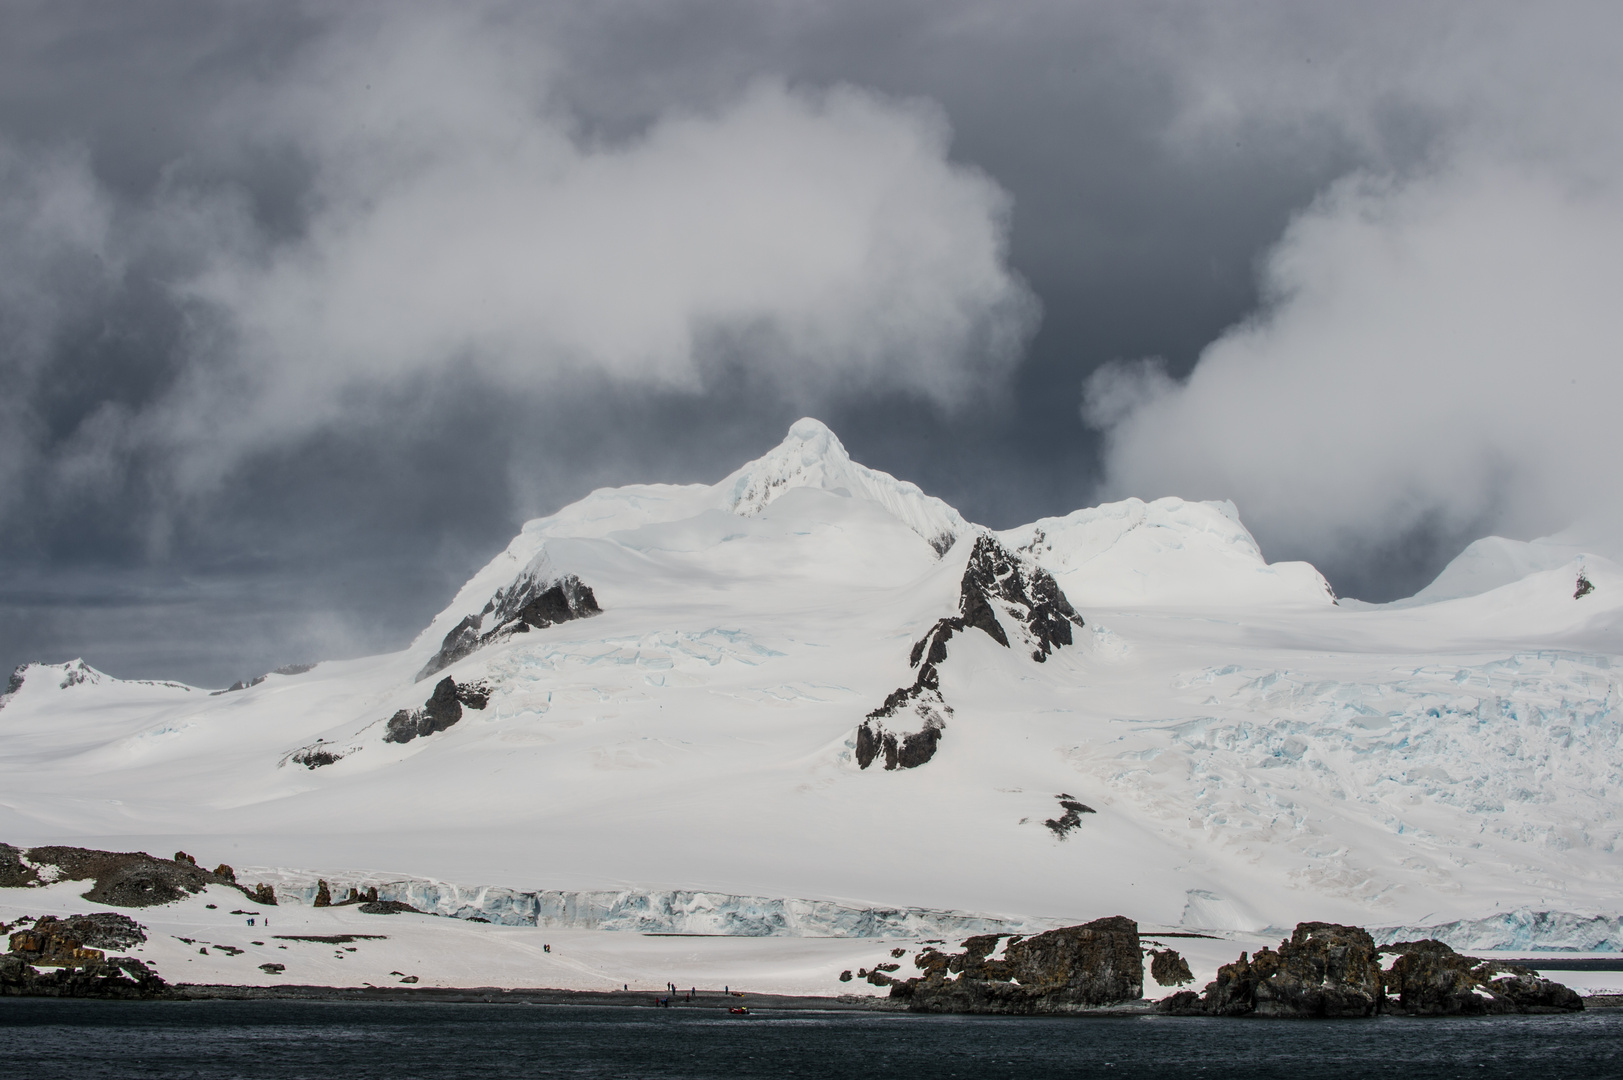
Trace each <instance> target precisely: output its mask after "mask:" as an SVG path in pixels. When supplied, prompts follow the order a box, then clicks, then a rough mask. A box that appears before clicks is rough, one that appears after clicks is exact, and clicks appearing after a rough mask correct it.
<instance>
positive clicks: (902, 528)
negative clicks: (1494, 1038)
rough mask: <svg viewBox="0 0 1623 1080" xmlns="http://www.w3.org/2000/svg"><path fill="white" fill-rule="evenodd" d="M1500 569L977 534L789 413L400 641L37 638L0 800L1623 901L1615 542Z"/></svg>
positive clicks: (616, 867) (894, 899)
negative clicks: (1324, 568)
mask: <svg viewBox="0 0 1623 1080" xmlns="http://www.w3.org/2000/svg"><path fill="white" fill-rule="evenodd" d="M1546 562H1548V560H1546ZM1580 575H1582V577H1583V580H1584V581H1586V582H1588V583H1589V589H1588V590H1583V589H1580V588H1579V587H1578V578H1579V576H1580ZM1445 576H1447V575H1445ZM1456 576H1458V575H1456ZM1503 576H1504V575H1502V574H1501V575H1499V577H1496V578H1491V580H1489V579H1484V580H1488V584H1489V585H1491V586H1492V587H1488V588H1484V589H1474V588H1461V589H1452V588H1441V589H1437V590H1436V592H1437V595H1436V596H1434V597H1425V598H1424V599H1426V600H1431V601H1433V602H1425V603H1419V604H1415V605H1413V606H1408V607H1404V606H1383V607H1368V606H1362V607H1352V606H1350V605H1349V606H1341V605H1337V604H1336V603H1335V599H1334V596H1333V595H1332V594H1331V592H1330V590H1329V588H1328V586H1327V585H1326V584H1325V582H1324V579H1323V578H1322V577H1320V576H1319V574H1318V573H1317V572H1316V571H1315V570H1314V569H1313V568H1312V567H1311V566H1308V565H1306V564H1303V563H1279V564H1268V563H1267V562H1266V561H1265V560H1264V559H1263V557H1262V554H1261V552H1260V551H1259V550H1258V547H1257V545H1256V543H1255V541H1254V540H1253V539H1252V537H1251V536H1250V534H1249V533H1248V532H1247V531H1246V530H1245V528H1244V526H1243V525H1242V524H1241V523H1240V520H1239V516H1238V514H1237V512H1236V510H1235V508H1234V507H1233V506H1232V505H1231V504H1227V503H1192V502H1185V501H1182V500H1179V499H1160V500H1157V501H1155V502H1150V503H1144V502H1141V501H1139V500H1136V499H1135V500H1128V501H1126V502H1123V503H1117V504H1113V505H1108V506H1101V507H1096V508H1092V509H1087V510H1079V511H1077V512H1075V513H1073V514H1070V515H1067V516H1065V517H1062V518H1053V519H1044V520H1042V521H1039V522H1035V523H1033V524H1031V525H1027V526H1022V527H1020V528H1016V529H1011V530H1007V531H1003V532H994V531H992V530H988V529H984V528H982V527H980V526H977V525H974V524H972V523H970V522H968V521H965V520H964V518H963V517H962V516H961V515H959V514H958V513H957V512H956V511H955V510H953V509H952V508H951V507H949V506H947V505H946V504H945V503H943V502H942V501H940V500H939V499H935V498H932V497H930V496H928V495H925V494H924V493H923V492H921V491H920V490H919V489H918V488H917V487H915V486H914V485H912V484H909V483H905V482H903V481H899V480H897V479H895V478H893V477H891V476H888V475H886V474H884V473H882V472H878V471H876V470H872V469H868V468H866V467H864V466H862V465H859V464H857V463H855V462H853V461H851V459H850V457H849V456H848V455H847V454H846V452H845V450H844V448H843V447H842V446H841V445H840V443H839V441H838V439H836V438H835V437H834V435H833V433H832V432H830V431H829V430H828V429H827V428H826V427H824V426H823V425H822V424H820V423H818V422H816V421H814V420H802V421H800V422H799V423H797V424H795V425H794V427H793V428H792V429H791V430H790V432H789V435H788V437H787V438H786V439H785V440H784V442H783V443H782V444H781V445H779V446H778V447H776V448H775V449H773V450H772V451H770V452H769V453H767V454H766V455H765V456H763V457H762V458H760V459H758V460H756V461H753V462H750V463H749V464H747V465H745V466H744V467H743V468H741V469H740V470H738V471H737V472H736V473H734V474H733V475H731V476H729V477H727V478H726V479H724V480H723V481H721V482H720V483H718V484H715V485H711V486H705V485H686V486H673V485H639V486H631V487H624V488H616V489H612V490H600V491H596V492H593V493H592V494H591V495H589V496H587V497H586V498H585V499H583V500H581V501H580V502H577V503H575V504H573V505H571V506H568V507H565V508H564V509H562V510H560V511H559V512H558V513H556V514H554V515H552V516H551V517H547V518H543V519H539V520H536V521H532V522H529V523H528V524H526V525H525V526H524V528H523V530H522V532H521V533H520V534H519V535H518V536H517V537H516V538H515V539H514V540H513V542H512V543H511V544H510V545H509V546H508V548H507V550H505V551H504V552H502V553H501V554H499V555H498V556H497V557H496V558H494V559H493V560H492V561H491V562H490V564H489V565H487V566H486V567H485V568H484V569H482V570H481V571H480V572H479V573H478V574H476V575H474V577H473V578H472V579H471V580H470V581H469V582H468V584H467V585H466V586H464V587H463V589H462V590H461V591H460V592H459V593H458V594H457V596H456V597H455V598H454V599H453V600H452V602H451V603H450V604H449V605H448V606H447V607H446V608H445V610H444V611H442V612H441V613H440V614H439V615H438V616H436V618H435V619H434V620H433V622H432V623H431V624H430V625H429V626H428V627H427V628H426V629H424V630H423V632H422V633H421V634H420V635H419V636H418V637H417V638H416V640H414V641H413V643H412V644H411V645H410V646H409V647H408V648H406V649H405V650H403V651H402V652H399V653H395V654H391V655H387V656H378V657H371V658H367V659H362V660H350V661H336V662H326V663H321V664H319V665H316V666H315V667H313V668H311V669H307V670H298V669H287V670H284V671H283V672H280V673H271V674H269V675H268V676H266V677H265V678H263V679H262V680H259V681H256V682H254V683H252V684H251V685H247V686H243V687H241V688H237V689H233V690H232V691H230V692H215V693H212V694H211V693H210V692H208V691H206V690H201V689H196V688H191V687H186V686H182V685H178V684H173V683H151V682H149V683H137V682H123V681H119V680H115V679H111V678H109V677H107V676H105V675H102V674H101V673H99V672H96V671H95V670H94V669H93V668H91V667H89V666H87V665H85V664H84V663H83V662H82V661H77V660H76V661H73V662H71V663H69V664H66V665H63V664H57V665H44V664H34V665H29V666H27V667H25V668H23V669H20V670H19V671H18V672H17V673H16V674H15V675H14V676H13V678H12V680H11V684H10V687H9V689H8V691H7V692H6V694H5V695H4V697H3V698H0V703H3V705H0V839H6V840H10V841H12V842H14V843H23V844H37V843H45V842H70V843H79V844H84V845H87V846H106V847H113V848H129V847H139V846H145V847H148V848H150V849H151V850H154V851H168V850H171V849H174V848H183V849H186V850H195V851H202V852H204V853H206V856H207V857H208V858H213V859H223V860H226V861H230V862H232V863H234V864H237V865H241V864H243V863H265V864H269V865H279V866H282V867H302V868H309V869H312V870H318V871H320V870H329V871H337V870H349V871H353V872H355V873H359V872H360V871H362V870H369V871H375V872H377V873H374V875H373V880H385V879H386V878H387V877H388V875H390V874H394V875H408V876H412V877H413V880H416V881H418V882H419V884H418V885H414V886H413V888H417V889H418V892H417V893H412V894H411V895H413V896H419V894H421V895H424V896H426V895H429V893H432V894H433V895H434V896H441V895H442V894H443V895H446V896H449V895H452V894H453V893H454V894H455V897H456V898H455V899H454V900H446V901H445V903H446V904H447V905H449V909H452V910H456V911H458V912H461V913H464V914H466V913H467V912H469V911H477V910H480V909H479V906H478V904H475V905H473V906H472V907H469V906H468V902H467V901H466V897H467V896H468V895H474V894H470V893H468V892H467V891H466V890H467V887H469V886H478V885H498V886H502V887H503V888H502V890H498V891H497V892H490V893H488V895H490V896H497V895H498V893H499V895H500V897H502V898H503V899H500V900H499V901H497V900H492V901H490V903H491V904H492V905H494V906H492V907H491V909H490V910H491V911H492V912H494V913H496V914H499V915H502V916H503V917H507V916H509V915H511V916H513V917H515V918H519V919H521V920H522V918H523V917H524V916H523V911H527V910H529V908H527V907H525V906H524V905H527V904H529V905H533V906H535V909H536V911H541V910H542V909H543V908H544V907H545V905H547V904H551V905H554V907H557V908H558V910H565V909H569V910H573V908H571V907H570V905H572V904H577V901H576V900H561V899H558V898H559V897H560V896H572V895H575V894H577V893H578V894H581V895H582V896H585V895H588V894H589V895H590V896H591V897H593V898H595V899H592V900H590V903H589V904H587V902H586V901H584V900H583V901H579V902H578V903H579V904H587V906H590V905H596V907H594V908H592V910H599V909H601V910H603V911H620V910H622V909H623V908H624V907H625V904H626V903H628V901H626V900H625V898H626V897H638V898H641V899H637V900H636V901H635V905H641V906H640V907H638V910H639V911H641V910H651V909H652V908H659V907H660V905H664V908H661V910H667V911H669V910H674V909H673V908H672V905H675V906H676V907H681V905H683V904H689V905H692V904H697V905H698V907H699V908H703V909H704V911H705V912H707V914H705V916H704V917H705V918H709V919H712V923H706V924H705V925H712V924H713V925H716V926H737V925H744V924H745V923H748V922H749V920H750V919H756V922H755V923H749V925H757V924H759V925H769V926H780V927H781V926H788V925H789V924H791V923H795V919H802V921H804V922H805V925H806V926H814V925H815V926H817V927H821V928H823V930H826V929H827V928H828V927H829V926H857V925H859V924H863V920H864V919H867V920H869V922H872V921H873V920H874V919H875V918H879V921H880V922H883V921H884V919H891V920H892V922H891V923H889V924H887V925H897V923H896V922H895V920H902V921H903V922H906V920H912V922H907V923H906V924H907V925H908V926H914V927H918V926H929V925H942V926H947V925H951V926H955V927H961V926H968V925H976V926H982V925H994V924H995V923H996V921H997V920H999V919H1001V920H1005V924H1012V925H1018V926H1027V925H1042V924H1045V923H1048V922H1052V921H1081V920H1085V919H1091V918H1094V917H1097V916H1101V915H1109V914H1115V913H1125V914H1129V915H1132V916H1134V917H1136V918H1138V919H1139V920H1141V921H1142V922H1144V923H1146V924H1153V925H1160V926H1163V927H1180V926H1181V927H1185V928H1191V929H1199V928H1215V929H1228V930H1255V929H1261V928H1263V927H1267V926H1288V925H1291V924H1293V923H1295V922H1296V921H1298V920H1300V919H1308V918H1320V919H1335V920H1339V921H1347V922H1357V923H1363V924H1366V925H1371V926H1404V925H1414V924H1419V923H1433V922H1437V923H1440V922H1459V923H1460V924H1461V925H1469V926H1475V927H1481V926H1489V925H1493V926H1498V925H1501V924H1503V925H1506V926H1537V925H1557V924H1559V925H1562V926H1569V927H1570V926H1572V925H1578V924H1580V923H1581V924H1582V925H1584V926H1603V927H1606V926H1609V927H1614V928H1615V926H1616V924H1617V915H1618V914H1619V911H1618V909H1619V906H1620V905H1619V903H1618V900H1617V897H1618V896H1619V895H1620V886H1623V853H1620V846H1623V815H1620V813H1619V810H1620V807H1623V803H1620V800H1619V792H1620V787H1623V723H1620V720H1619V715H1618V697H1619V680H1618V674H1617V667H1616V658H1617V657H1618V656H1619V655H1620V654H1623V647H1620V642H1623V637H1620V630H1623V620H1620V615H1623V569H1620V568H1619V567H1618V566H1617V565H1615V564H1613V563H1612V562H1610V561H1608V560H1606V559H1603V558H1599V557H1596V556H1575V557H1573V558H1571V559H1567V560H1563V561H1558V562H1553V563H1550V564H1549V565H1545V563H1539V564H1538V565H1536V566H1534V565H1532V564H1529V572H1527V573H1522V574H1517V575H1513V576H1512V577H1511V578H1510V579H1509V580H1500V579H1501V578H1503ZM1440 583H1441V584H1443V585H1445V586H1446V585H1447V583H1446V582H1441V579H1440ZM1445 593H1446V594H1447V595H1446V596H1445V595H1444V594H1445ZM1575 593H1582V595H1575ZM379 874H381V875H382V876H381V877H379V876H378V875H379ZM352 876H353V875H352ZM283 877H284V878H285V879H286V880H288V881H293V880H294V879H295V878H298V875H296V874H295V875H291V876H289V875H286V874H284V875H283ZM298 880H303V879H302V878H299V879H298ZM402 880H404V878H403V879H402ZM424 881H428V882H441V883H446V882H449V883H460V886H461V888H462V890H463V891H460V892H459V891H457V890H456V889H454V888H451V886H441V885H433V886H432V887H430V886H429V885H423V884H421V883H422V882H424ZM301 887H302V886H301ZM402 887H404V886H402ZM435 890H438V891H435ZM447 890H449V891H447ZM476 894H477V895H479V896H485V895H487V893H486V892H476ZM693 896H702V897H707V898H709V899H704V900H702V901H693V900H692V897H693ZM515 897H519V899H514V898H515ZM523 897H531V899H528V900H526V899H523ZM547 897H550V898H551V899H546V898H547ZM614 897H620V898H621V899H619V900H615V899H614ZM683 897H686V898H688V899H680V898H683ZM650 898H652V899H650ZM673 898H677V899H673ZM716 898H720V899H716ZM727 898H731V899H727ZM788 901H793V902H794V903H793V904H789V906H787V907H786V906H784V903H786V902H788ZM435 902H436V903H437V902H438V901H435ZM480 903H484V901H480ZM617 904H618V905H620V906H619V907H616V905H617ZM774 904H777V905H778V906H777V907H773V905H774ZM796 904H798V905H801V906H799V907H796V906H795V905H796ZM504 905H505V906H504ZM515 905H517V906H515ZM718 905H719V906H718ZM729 905H730V906H729ZM806 905H811V906H806ZM818 905H821V906H818ZM498 908H499V909H500V910H499V911H498V910H497V909H498ZM546 910H552V909H551V908H546ZM684 910H685V909H684ZM791 910H793V911H797V912H811V911H816V912H821V913H823V914H818V915H817V916H816V917H815V918H813V917H812V916H810V915H805V916H794V917H793V918H791V917H790V916H789V915H783V914H781V912H787V911H791ZM774 911H776V912H780V914H777V915H773V914H771V912H774ZM876 911H877V912H890V913H891V914H889V915H884V916H883V917H878V916H872V915H871V914H868V915H865V914H863V913H865V912H866V913H872V912H876ZM515 912H517V913H518V914H516V915H515V914H514V913H515ZM762 912H767V913H768V914H766V915H762V914H761V913H762ZM931 912H934V913H935V914H930V913H931ZM951 912H958V913H967V914H962V915H950V914H942V913H951ZM1528 912H1554V913H1561V914H1560V916H1559V918H1556V917H1553V916H1552V917H1551V918H1545V919H1544V921H1543V922H1542V923H1541V922H1540V921H1539V920H1538V919H1536V918H1532V917H1529V916H1528V915H1527V913H1528ZM616 917H619V916H616ZM670 918H678V917H677V916H670ZM1552 918H1553V919H1554V921H1553V922H1552V921H1551V919H1552ZM1596 918H1599V920H1600V921H1599V922H1596V921H1595V920H1596ZM762 919H765V920H766V921H765V922H761V920H762ZM774 919H776V920H777V922H773V921H772V920H774ZM931 919H936V920H938V921H937V922H936V923H931V922H930V921H929V920H931ZM953 919H959V920H963V919H981V920H982V922H976V923H971V922H963V921H960V922H957V923H954V922H952V920H953ZM1563 919H1564V920H1565V921H1564V922H1563V921H1562V920H1563ZM741 920H742V921H741ZM786 920H787V921H786ZM808 920H809V921H808ZM819 920H820V921H819ZM920 920H923V921H922V922H921V921H920ZM942 920H945V921H942ZM986 920H991V921H986ZM1517 920H1520V921H1517ZM1574 920H1577V921H1576V922H1574ZM1585 920H1588V921H1585ZM1608 920H1609V921H1608ZM667 921H669V920H667ZM678 921H680V919H678ZM660 925H662V926H663V925H666V924H665V923H661V924H660ZM681 925H683V926H687V925H688V924H687V923H682V924H681ZM795 925H799V924H798V923H795ZM784 932H790V931H784ZM807 932H811V931H807ZM819 932H821V931H819ZM1507 933H1509V931H1507ZM1597 933H1600V932H1599V931H1597ZM1610 933H1611V931H1606V932H1605V933H1601V934H1600V937H1599V938H1597V939H1596V940H1597V941H1599V942H1600V943H1601V944H1600V947H1607V946H1606V943H1607V942H1610V941H1611V940H1612V939H1611V938H1610V937H1607V934H1610ZM1524 936H1525V935H1524ZM1591 936H1593V935H1591ZM1526 944H1529V945H1530V944H1535V942H1532V941H1530V940H1529V941H1527V942H1526ZM1589 947H1596V941H1590V942H1589ZM1612 947H1616V945H1615V943H1614V944H1613V945H1612Z"/></svg>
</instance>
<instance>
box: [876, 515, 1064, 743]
mask: <svg viewBox="0 0 1623 1080" xmlns="http://www.w3.org/2000/svg"><path fill="white" fill-rule="evenodd" d="M1000 612H1001V615H1000ZM1004 620H1008V621H1009V623H1010V625H1012V626H1014V627H1016V628H1017V629H1016V635H1017V637H1019V638H1020V640H1021V645H1022V647H1023V648H1027V649H1029V650H1030V653H1031V658H1032V659H1033V660H1035V661H1037V662H1038V663H1042V662H1043V661H1045V660H1047V659H1048V657H1049V654H1050V653H1052V652H1053V650H1055V649H1058V648H1061V647H1062V646H1065V645H1070V644H1072V642H1073V641H1074V638H1073V635H1072V633H1071V628H1072V626H1073V625H1075V626H1082V625H1083V623H1082V617H1081V616H1080V615H1078V614H1077V613H1076V610H1075V609H1074V608H1072V607H1071V604H1070V601H1068V600H1066V599H1065V594H1064V593H1063V592H1061V591H1060V587H1059V585H1058V583H1056V582H1055V581H1054V578H1053V576H1052V575H1050V574H1049V573H1048V571H1046V570H1044V569H1042V568H1041V567H1038V566H1034V565H1030V564H1027V563H1024V562H1022V561H1021V560H1020V558H1019V557H1018V556H1016V555H1014V554H1013V553H1012V552H1010V551H1009V550H1008V549H1007V548H1005V547H1004V546H1003V545H1002V544H1000V543H999V542H998V541H997V540H996V539H995V538H994V537H991V536H982V537H980V538H979V539H978V540H976V541H975V546H974V548H973V549H972V550H971V551H970V554H969V562H968V564H967V565H966V566H965V567H964V576H963V580H962V581H961V582H960V584H959V590H958V614H957V615H954V616H950V617H948V618H944V619H938V620H937V621H936V624H935V625H934V626H932V627H931V628H930V630H929V632H928V633H926V634H925V635H924V636H923V637H921V638H919V640H918V641H916V642H914V643H913V651H912V654H911V656H910V657H909V663H910V664H911V666H912V667H914V668H915V669H917V674H916V675H915V676H914V679H913V683H912V685H911V686H902V687H898V688H897V689H895V690H893V691H891V692H890V693H889V694H888V695H886V697H885V702H884V704H882V705H880V706H879V707H878V708H877V709H875V710H873V711H872V712H870V713H869V714H868V715H867V718H866V719H864V720H863V722H862V723H861V725H859V726H858V728H857V733H856V759H857V765H858V766H859V767H860V768H864V769H866V768H867V767H868V766H869V765H872V764H873V763H874V762H875V761H879V760H881V759H882V760H883V764H884V767H885V768H886V769H912V768H917V767H918V766H920V765H923V764H924V763H925V762H927V761H929V760H930V759H931V758H932V757H934V756H935V751H936V746H937V745H938V744H939V743H940V741H941V733H942V731H943V730H944V729H945V728H946V726H947V719H948V718H949V717H951V716H952V708H951V706H949V705H948V704H947V703H946V701H945V700H944V699H943V698H942V696H941V673H940V671H939V667H940V665H941V664H942V663H944V662H945V661H946V659H947V642H949V641H950V640H952V636H953V635H954V634H956V633H959V632H961V631H965V630H969V629H971V628H973V629H978V630H981V631H983V632H984V633H986V634H987V635H988V636H989V637H991V639H992V640H993V641H996V642H997V643H998V644H999V645H1002V646H1003V647H1004V648H1011V647H1012V646H1011V644H1010V639H1009V633H1008V629H1007V628H1006V627H1005V626H1004ZM909 715H910V716H911V717H913V718H914V719H913V721H912V723H910V724H908V725H907V726H908V727H912V726H913V725H914V724H917V728H916V730H912V731H908V730H906V729H903V730H893V728H892V725H889V724H886V723H885V721H886V720H888V719H892V718H897V717H902V716H909ZM897 726H898V727H899V726H900V725H897Z"/></svg>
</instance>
